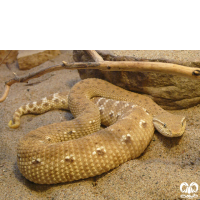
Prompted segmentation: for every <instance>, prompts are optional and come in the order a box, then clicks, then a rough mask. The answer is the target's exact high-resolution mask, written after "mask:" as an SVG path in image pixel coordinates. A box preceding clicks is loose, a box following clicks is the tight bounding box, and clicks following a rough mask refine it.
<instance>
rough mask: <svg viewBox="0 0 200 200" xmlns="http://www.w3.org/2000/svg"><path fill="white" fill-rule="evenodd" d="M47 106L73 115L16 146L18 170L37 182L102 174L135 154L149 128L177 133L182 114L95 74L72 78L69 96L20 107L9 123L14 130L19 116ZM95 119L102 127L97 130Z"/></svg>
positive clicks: (148, 135)
mask: <svg viewBox="0 0 200 200" xmlns="http://www.w3.org/2000/svg"><path fill="white" fill-rule="evenodd" d="M93 97H94V98H93ZM52 109H70V111H71V112H72V114H73V115H74V117H75V119H73V120H71V121H65V122H61V123H54V124H50V125H47V126H43V127H40V128H38V129H36V130H33V131H31V132H29V133H28V134H27V135H25V136H24V137H23V138H22V139H21V140H20V142H19V144H18V148H17V163H18V167H19V170H20V172H21V173H22V174H23V176H25V177H26V178H27V179H28V180H30V181H32V182H34V183H38V184H55V183H60V182H69V181H74V180H78V179H84V178H88V177H93V176H96V175H99V174H102V173H104V172H107V171H109V170H110V169H113V168H116V167H117V166H119V165H120V164H122V163H124V162H126V161H128V160H130V159H134V158H136V157H138V156H140V155H141V153H142V152H144V150H145V149H146V147H147V146H148V144H149V143H150V141H151V139H152V136H153V133H154V127H155V128H156V129H157V130H158V131H159V132H160V133H161V134H163V135H165V136H167V137H178V136H181V135H182V134H183V132H184V130H185V126H186V120H185V117H183V116H179V115H173V114H170V113H169V112H167V111H165V110H163V109H162V108H161V107H160V106H158V105H157V104H156V103H155V102H154V101H153V100H152V99H150V98H149V97H147V96H144V95H140V94H136V93H133V92H129V91H126V90H124V89H122V88H120V87H117V86H115V85H112V84H111V83H108V82H106V81H103V80H100V79H95V78H91V79H85V80H82V81H80V82H78V83H77V84H75V85H74V86H73V87H72V89H71V90H70V92H69V95H68V94H67V93H66V94H64V93H56V94H53V95H51V96H49V97H47V98H46V97H45V98H43V99H42V100H41V101H38V102H32V103H29V104H27V105H24V106H21V107H20V108H19V109H17V110H16V111H15V113H14V115H13V122H12V121H10V122H9V126H10V127H11V128H17V127H18V126H19V125H20V116H22V115H24V114H27V113H35V114H41V113H44V112H46V111H48V110H52ZM101 123H102V124H104V125H105V126H108V127H107V128H105V129H101V130H100V124H101Z"/></svg>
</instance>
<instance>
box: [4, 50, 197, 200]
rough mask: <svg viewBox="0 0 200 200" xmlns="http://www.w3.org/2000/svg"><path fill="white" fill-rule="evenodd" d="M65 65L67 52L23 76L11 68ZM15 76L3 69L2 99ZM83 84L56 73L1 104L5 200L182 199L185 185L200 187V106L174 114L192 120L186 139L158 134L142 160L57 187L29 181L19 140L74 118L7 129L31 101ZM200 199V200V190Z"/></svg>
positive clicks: (43, 118)
mask: <svg viewBox="0 0 200 200" xmlns="http://www.w3.org/2000/svg"><path fill="white" fill-rule="evenodd" d="M150 53H152V52H150ZM157 53H158V52H157ZM140 54H141V52H140ZM163 54H164V53H163ZM130 55H131V53H130ZM132 55H133V54H132ZM145 55H146V53H145ZM187 55H188V54H184V56H187ZM179 57H181V56H180V55H179ZM63 60H65V61H72V57H71V54H70V52H68V51H67V52H62V54H61V55H59V56H58V57H56V58H55V59H53V60H51V61H48V62H46V63H44V64H42V65H41V66H38V67H36V68H34V69H32V70H29V71H19V70H18V69H17V67H15V64H12V65H11V69H12V70H13V71H14V72H16V73H17V74H18V75H19V76H20V75H25V74H27V73H29V72H32V71H37V70H38V69H39V68H40V69H41V68H43V67H47V66H52V65H54V64H58V63H61V61H63ZM12 77H13V74H12V72H11V71H9V70H8V69H7V68H6V66H5V65H1V66H0V95H1V94H2V91H3V90H4V82H5V81H7V80H9V79H11V78H12ZM79 80H80V78H79V75H78V72H77V71H76V70H75V71H67V70H65V71H64V70H61V71H57V72H52V73H49V74H46V75H44V76H42V77H40V78H37V79H33V80H31V81H30V83H29V84H26V83H16V84H14V85H13V86H12V87H11V90H10V92H9V96H8V98H7V99H6V100H5V101H4V102H3V103H0V119H1V120H0V190H1V192H0V199H2V200H4V199H5V200H9V199H31V200H33V199H51V200H57V199H77V200H80V199H84V200H85V199H88V200H90V199H101V200H103V199H113V200H114V199H119V200H121V199H131V200H133V199H180V195H181V194H182V193H181V192H180V184H181V183H182V182H187V183H188V184H190V183H191V182H196V183H197V184H198V185H199V187H200V148H199V147H200V145H199V144H200V105H198V106H195V107H193V108H189V109H185V110H179V111H173V113H176V114H180V115H184V116H186V119H187V127H186V131H185V133H184V135H183V136H182V137H180V138H165V137H164V136H162V135H160V134H159V133H157V132H155V134H154V137H153V140H152V142H151V143H150V145H149V146H148V148H147V149H146V150H145V152H144V153H143V154H142V156H140V157H139V158H138V159H134V160H131V161H129V162H126V163H124V164H122V165H121V166H119V167H118V168H116V169H114V170H111V171H110V172H108V173H105V174H102V175H100V176H97V177H94V178H89V179H85V180H80V181H75V182H72V183H64V184H57V185H37V184H34V183H31V182H29V181H28V180H26V179H25V178H24V177H23V176H22V175H21V174H20V172H19V170H18V167H17V164H16V149H17V143H18V141H19V139H20V138H21V137H23V136H24V135H25V134H27V133H28V132H29V131H31V130H34V129H36V128H38V127H40V126H44V125H47V124H51V123H53V122H61V121H63V120H68V119H71V118H72V116H71V114H69V113H68V112H66V111H61V110H59V111H50V112H48V113H45V114H43V115H26V116H23V117H22V119H21V126H20V127H19V128H18V129H10V128H9V127H8V126H7V124H8V122H9V120H10V119H12V114H13V112H14V111H15V109H17V108H18V107H19V106H21V105H22V104H25V103H27V102H29V101H35V100H39V99H41V98H42V97H45V96H47V95H48V94H52V93H55V92H62V91H66V90H69V89H70V88H71V87H72V86H73V85H74V84H75V83H76V82H78V81H79ZM197 195H198V196H199V197H198V198H200V188H199V191H198V192H197Z"/></svg>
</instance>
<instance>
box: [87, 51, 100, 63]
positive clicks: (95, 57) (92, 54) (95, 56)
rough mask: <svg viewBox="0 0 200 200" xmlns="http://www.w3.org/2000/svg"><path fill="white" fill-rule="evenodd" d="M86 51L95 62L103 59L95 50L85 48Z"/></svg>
mask: <svg viewBox="0 0 200 200" xmlns="http://www.w3.org/2000/svg"><path fill="white" fill-rule="evenodd" d="M85 51H86V53H87V54H88V55H89V56H90V57H92V58H93V60H94V61H95V62H102V61H104V60H103V58H102V57H101V56H100V55H99V54H98V53H97V52H96V51H95V50H85Z"/></svg>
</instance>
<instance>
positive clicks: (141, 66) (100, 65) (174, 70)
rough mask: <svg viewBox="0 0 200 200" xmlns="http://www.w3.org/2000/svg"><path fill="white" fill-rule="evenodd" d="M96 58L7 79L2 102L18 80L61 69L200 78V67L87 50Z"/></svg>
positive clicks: (0, 99) (23, 80)
mask: <svg viewBox="0 0 200 200" xmlns="http://www.w3.org/2000/svg"><path fill="white" fill-rule="evenodd" d="M87 53H89V54H90V56H91V57H92V58H93V59H94V60H98V61H97V62H73V63H67V62H65V61H63V64H61V65H55V66H51V67H48V68H45V69H42V70H39V71H38V72H34V73H30V74H28V75H26V76H22V77H15V78H13V79H11V80H9V81H7V82H6V83H5V84H6V87H5V92H4V94H3V96H2V98H0V102H2V101H4V100H5V99H6V97H7V95H8V91H9V88H10V86H11V85H12V84H14V83H16V82H27V81H28V80H30V79H32V78H36V77H39V76H42V75H44V74H46V73H49V72H53V71H58V70H61V69H71V70H74V69H98V70H104V71H140V72H142V71H143V72H150V71H154V72H161V73H168V74H175V75H180V76H185V77H188V78H193V79H200V69H199V68H194V67H186V66H183V65H178V64H172V63H161V62H142V61H103V59H102V57H101V56H99V54H98V53H96V51H89V50H88V51H87Z"/></svg>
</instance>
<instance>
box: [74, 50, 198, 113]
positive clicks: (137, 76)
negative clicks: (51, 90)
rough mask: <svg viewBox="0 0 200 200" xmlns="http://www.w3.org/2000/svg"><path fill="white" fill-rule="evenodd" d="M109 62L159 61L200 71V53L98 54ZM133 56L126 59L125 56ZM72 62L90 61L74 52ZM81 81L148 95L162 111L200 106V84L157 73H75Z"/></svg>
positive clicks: (133, 52)
mask: <svg viewBox="0 0 200 200" xmlns="http://www.w3.org/2000/svg"><path fill="white" fill-rule="evenodd" d="M98 53H99V54H100V55H101V56H102V57H103V59H104V60H108V61H120V60H121V61H159V62H171V63H175V64H181V65H185V66H188V67H199V68H200V59H197V58H198V57H200V51H159V54H158V53H157V51H111V53H110V52H107V51H98ZM127 54H128V55H131V54H132V55H134V57H133V56H125V55H127ZM74 60H75V61H76V62H80V61H92V60H91V58H89V57H88V55H87V54H86V53H85V52H84V51H74ZM78 72H79V74H80V77H81V79H85V78H94V77H95V78H101V79H104V80H107V81H109V82H111V83H113V84H115V85H118V86H120V87H122V88H124V89H127V90H130V91H133V92H137V93H141V94H147V95H149V96H150V97H151V98H152V99H153V100H154V101H155V102H156V103H158V104H159V105H160V106H162V107H163V108H164V109H169V110H171V109H183V108H188V107H192V106H195V105H197V104H199V103H200V89H199V88H200V81H199V80H193V79H190V78H185V77H181V76H177V75H171V74H165V73H156V72H126V71H116V72H107V71H101V70H96V69H95V70H78Z"/></svg>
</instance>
